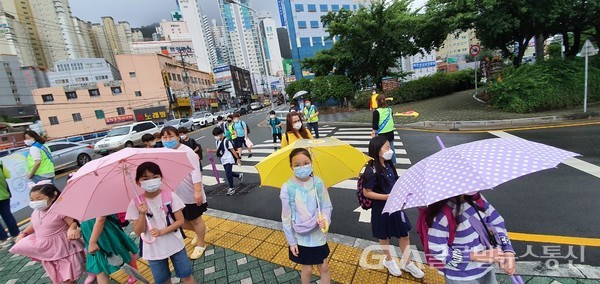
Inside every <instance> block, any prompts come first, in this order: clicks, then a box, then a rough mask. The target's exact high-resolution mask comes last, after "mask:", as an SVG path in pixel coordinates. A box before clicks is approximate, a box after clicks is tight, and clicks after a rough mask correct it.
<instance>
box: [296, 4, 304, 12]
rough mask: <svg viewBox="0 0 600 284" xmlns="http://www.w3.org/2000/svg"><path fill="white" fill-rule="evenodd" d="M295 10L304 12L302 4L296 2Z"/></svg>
mask: <svg viewBox="0 0 600 284" xmlns="http://www.w3.org/2000/svg"><path fill="white" fill-rule="evenodd" d="M296 12H304V5H302V4H296Z"/></svg>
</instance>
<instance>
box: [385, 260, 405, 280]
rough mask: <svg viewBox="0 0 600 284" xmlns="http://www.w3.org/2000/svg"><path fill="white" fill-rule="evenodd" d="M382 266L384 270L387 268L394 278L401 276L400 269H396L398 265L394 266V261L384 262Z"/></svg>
mask: <svg viewBox="0 0 600 284" xmlns="http://www.w3.org/2000/svg"><path fill="white" fill-rule="evenodd" d="M383 266H384V267H385V268H387V270H388V271H389V272H390V274H392V275H394V276H396V277H400V276H402V271H401V270H400V268H399V267H398V264H396V262H395V261H394V259H392V260H384V261H383Z"/></svg>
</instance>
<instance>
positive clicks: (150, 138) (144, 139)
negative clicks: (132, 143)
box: [142, 133, 156, 143]
mask: <svg viewBox="0 0 600 284" xmlns="http://www.w3.org/2000/svg"><path fill="white" fill-rule="evenodd" d="M154 139H156V137H154V135H152V134H150V133H146V134H144V135H142V142H144V143H146V142H150V141H154Z"/></svg>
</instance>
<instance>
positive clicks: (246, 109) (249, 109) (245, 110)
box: [237, 105, 252, 115]
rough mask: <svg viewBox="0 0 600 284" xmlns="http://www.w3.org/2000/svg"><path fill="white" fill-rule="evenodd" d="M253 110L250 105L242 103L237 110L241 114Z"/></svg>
mask: <svg viewBox="0 0 600 284" xmlns="http://www.w3.org/2000/svg"><path fill="white" fill-rule="evenodd" d="M251 112H252V109H251V108H250V107H249V106H248V105H241V106H240V108H239V109H238V110H237V113H239V114H240V115H245V114H249V113H251Z"/></svg>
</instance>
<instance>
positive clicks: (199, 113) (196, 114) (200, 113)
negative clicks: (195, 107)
mask: <svg viewBox="0 0 600 284" xmlns="http://www.w3.org/2000/svg"><path fill="white" fill-rule="evenodd" d="M205 113H206V112H197V113H195V114H194V116H192V117H193V118H200V117H204V114H205Z"/></svg>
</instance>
